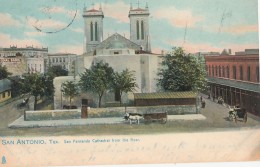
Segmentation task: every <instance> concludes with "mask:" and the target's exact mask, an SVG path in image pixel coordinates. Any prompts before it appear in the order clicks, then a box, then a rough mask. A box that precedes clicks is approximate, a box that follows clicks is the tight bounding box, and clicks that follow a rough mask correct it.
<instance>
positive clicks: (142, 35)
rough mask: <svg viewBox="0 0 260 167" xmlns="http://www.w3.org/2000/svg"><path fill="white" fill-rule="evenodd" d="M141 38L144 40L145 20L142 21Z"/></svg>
mask: <svg viewBox="0 0 260 167" xmlns="http://www.w3.org/2000/svg"><path fill="white" fill-rule="evenodd" d="M141 39H142V40H144V21H141Z"/></svg>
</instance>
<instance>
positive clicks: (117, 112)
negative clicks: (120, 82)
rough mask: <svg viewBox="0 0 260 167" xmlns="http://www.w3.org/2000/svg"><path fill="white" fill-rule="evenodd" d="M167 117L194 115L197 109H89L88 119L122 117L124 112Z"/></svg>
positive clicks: (161, 107)
mask: <svg viewBox="0 0 260 167" xmlns="http://www.w3.org/2000/svg"><path fill="white" fill-rule="evenodd" d="M166 111H167V113H168V115H184V114H196V113H198V112H199V108H196V106H195V105H174V106H148V107H126V108H125V107H110V108H90V110H89V111H88V117H89V118H98V117H122V116H124V114H125V112H128V113H140V114H145V113H155V112H166Z"/></svg>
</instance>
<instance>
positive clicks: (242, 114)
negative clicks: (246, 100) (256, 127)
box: [229, 107, 247, 123]
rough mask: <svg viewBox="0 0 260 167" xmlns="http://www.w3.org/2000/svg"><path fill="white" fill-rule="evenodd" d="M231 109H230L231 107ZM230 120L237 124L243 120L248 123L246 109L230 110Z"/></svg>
mask: <svg viewBox="0 0 260 167" xmlns="http://www.w3.org/2000/svg"><path fill="white" fill-rule="evenodd" d="M229 108H230V107H229ZM229 119H230V120H231V121H235V122H236V123H237V120H238V119H242V120H243V122H245V123H246V122H247V112H246V109H244V108H236V107H234V108H230V110H229Z"/></svg>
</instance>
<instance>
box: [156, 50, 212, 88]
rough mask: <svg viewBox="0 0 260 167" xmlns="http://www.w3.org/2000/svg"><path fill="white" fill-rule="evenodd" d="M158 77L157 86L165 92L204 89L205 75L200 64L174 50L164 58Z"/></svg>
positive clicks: (181, 52) (181, 51)
mask: <svg viewBox="0 0 260 167" xmlns="http://www.w3.org/2000/svg"><path fill="white" fill-rule="evenodd" d="M162 65H163V68H162V69H160V71H159V73H158V76H159V79H158V86H160V87H162V88H163V89H164V90H165V91H200V90H202V89H204V88H206V83H207V81H206V73H205V69H203V67H202V65H201V63H199V62H198V61H197V60H196V59H195V58H194V57H192V56H190V55H188V54H185V53H184V51H183V49H182V48H175V49H174V50H173V51H172V52H171V53H170V54H168V55H166V56H165V57H164V60H163V62H162Z"/></svg>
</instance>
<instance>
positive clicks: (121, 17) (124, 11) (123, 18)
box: [95, 1, 130, 23]
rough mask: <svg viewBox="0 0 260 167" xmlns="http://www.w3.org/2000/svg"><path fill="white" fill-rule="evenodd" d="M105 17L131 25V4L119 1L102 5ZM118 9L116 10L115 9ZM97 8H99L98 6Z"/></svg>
mask: <svg viewBox="0 0 260 167" xmlns="http://www.w3.org/2000/svg"><path fill="white" fill-rule="evenodd" d="M102 7H103V9H102V10H103V12H104V15H105V17H110V18H113V19H115V20H117V21H118V22H121V23H129V18H128V11H129V9H130V6H129V4H126V3H124V2H123V1H117V2H115V3H113V4H112V3H109V4H107V3H106V4H102ZM115 7H116V9H115ZM95 8H99V6H98V5H97V6H96V7H95Z"/></svg>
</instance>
